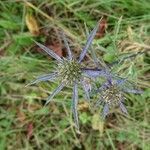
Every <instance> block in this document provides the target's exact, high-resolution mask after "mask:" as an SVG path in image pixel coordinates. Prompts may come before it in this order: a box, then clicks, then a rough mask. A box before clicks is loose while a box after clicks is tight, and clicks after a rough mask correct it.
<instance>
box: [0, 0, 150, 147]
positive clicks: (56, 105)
mask: <svg viewBox="0 0 150 150" xmlns="http://www.w3.org/2000/svg"><path fill="white" fill-rule="evenodd" d="M102 16H103V19H102V22H101V23H100V27H99V28H100V29H101V30H100V32H98V33H97V35H96V38H95V40H94V41H93V45H92V47H93V49H94V50H95V51H96V53H97V57H98V58H99V59H100V58H103V59H104V61H105V62H106V63H107V64H109V63H112V62H114V61H116V60H118V59H119V60H121V59H122V58H124V57H126V56H127V57H128V56H130V55H132V54H137V53H139V55H137V56H136V57H134V58H129V59H127V60H126V61H124V62H123V63H121V64H117V65H115V67H114V70H115V72H116V73H118V74H119V75H120V76H122V77H127V76H128V77H129V79H130V80H131V81H133V82H134V83H135V84H136V85H137V87H139V88H141V89H143V91H144V92H143V94H141V95H133V94H132V95H131V94H130V95H129V94H128V95H126V98H127V100H126V102H125V104H126V106H127V109H128V112H129V115H128V116H124V115H123V114H122V113H121V112H120V110H119V109H114V110H111V112H110V115H109V116H108V117H107V119H106V120H105V121H103V120H102V119H101V117H100V112H101V109H102V108H101V107H100V108H99V109H98V110H96V111H95V110H92V109H90V108H89V106H88V104H87V103H86V102H85V101H84V97H83V96H82V91H80V93H79V94H80V95H79V98H80V102H79V105H78V109H79V118H80V126H81V127H80V130H81V134H78V133H76V132H75V129H74V124H73V121H72V117H71V113H70V112H71V111H70V105H71V93H70V89H69V88H67V89H66V90H64V91H62V92H61V93H60V94H59V95H57V96H56V97H55V98H54V101H53V102H52V103H50V104H49V105H47V106H45V107H43V105H44V103H45V99H46V97H47V96H48V95H49V94H50V93H51V91H52V90H53V89H54V88H55V87H56V86H57V83H53V84H52V83H51V82H47V83H39V84H37V85H34V86H29V87H25V85H26V84H27V83H29V82H30V81H32V80H33V79H34V78H35V77H36V76H38V75H41V74H45V73H48V72H50V71H51V70H52V69H53V64H54V63H53V62H54V61H53V60H52V59H51V58H49V57H47V55H45V53H43V51H42V50H41V49H40V48H39V47H37V46H36V45H35V43H34V42H33V41H32V39H34V40H36V41H39V42H40V43H43V44H44V45H46V46H47V47H50V48H52V49H53V50H54V51H55V52H56V53H57V54H58V55H60V56H64V57H65V55H66V52H65V48H64V45H63V42H62V40H61V37H60V34H59V31H60V30H62V31H64V32H65V34H66V36H67V38H68V39H69V43H70V46H71V48H72V50H73V53H74V55H75V56H78V54H79V53H80V52H81V49H82V47H83V45H84V44H85V41H86V37H87V34H88V32H89V31H91V29H93V27H94V26H95V24H96V22H97V21H98V20H99V19H100V18H101V17H102ZM0 43H1V44H0V150H5V149H8V150H14V149H15V150H23V149H26V150H32V149H36V150H37V149H43V150H48V149H56V150H59V149H60V150H62V149H64V150H69V149H73V150H77V149H83V150H84V149H85V150H93V149H95V150H96V149H97V150H105V149H108V150H110V149H113V150H115V149H118V150H131V149H132V150H140V149H142V150H149V149H150V126H149V124H150V111H149V110H150V109H149V108H150V107H149V102H150V101H149V99H148V98H149V97H150V89H149V85H150V83H149V82H148V81H149V79H150V74H149V72H148V70H149V69H150V66H149V63H150V59H149V50H150V45H149V43H150V1H149V0H0ZM142 52H143V53H142ZM89 61H91V55H90V50H89V54H88V55H87V56H86V59H85V60H84V63H85V64H87V65H90V64H89ZM92 100H93V101H94V98H93V99H92Z"/></svg>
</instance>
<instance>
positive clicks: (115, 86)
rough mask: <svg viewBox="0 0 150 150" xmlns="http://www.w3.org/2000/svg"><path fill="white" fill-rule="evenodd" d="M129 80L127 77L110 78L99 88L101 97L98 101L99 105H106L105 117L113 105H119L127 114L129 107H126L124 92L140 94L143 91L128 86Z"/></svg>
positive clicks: (104, 109)
mask: <svg viewBox="0 0 150 150" xmlns="http://www.w3.org/2000/svg"><path fill="white" fill-rule="evenodd" d="M127 82H128V81H127V80H126V79H119V80H115V79H108V80H107V82H105V83H104V84H103V85H102V86H101V87H100V88H99V89H98V92H99V93H100V99H99V100H98V101H97V104H96V105H97V106H98V105H100V104H103V105H104V108H103V113H102V115H103V118H105V117H106V116H107V115H108V113H109V109H110V108H112V107H116V106H119V107H120V109H121V111H122V112H123V113H125V114H127V109H126V108H125V106H124V104H123V102H124V99H125V98H124V93H136V94H140V93H142V91H139V90H134V89H129V87H127V84H126V83H127Z"/></svg>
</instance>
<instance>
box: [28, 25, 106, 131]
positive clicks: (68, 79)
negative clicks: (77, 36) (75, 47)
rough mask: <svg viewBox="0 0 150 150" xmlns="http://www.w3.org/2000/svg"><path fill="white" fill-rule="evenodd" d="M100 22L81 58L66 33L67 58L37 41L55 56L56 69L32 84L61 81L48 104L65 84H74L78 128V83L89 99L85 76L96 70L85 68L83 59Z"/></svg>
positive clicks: (73, 97) (73, 110) (77, 126)
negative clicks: (74, 52) (73, 49)
mask: <svg viewBox="0 0 150 150" xmlns="http://www.w3.org/2000/svg"><path fill="white" fill-rule="evenodd" d="M98 25H99V23H98V24H97V25H96V27H95V28H94V29H93V30H92V32H91V33H90V35H89V37H88V39H87V42H86V44H85V46H84V48H83V50H82V52H81V54H80V56H79V59H78V60H76V59H74V58H73V55H72V52H71V50H70V47H69V45H68V42H67V40H66V37H65V35H64V34H63V40H64V43H65V46H66V49H67V52H68V57H67V58H61V57H59V56H58V55H57V54H56V53H54V51H53V50H51V49H49V48H47V47H45V46H44V45H42V44H40V43H38V42H35V43H36V44H37V45H38V46H39V47H40V48H41V49H42V50H44V51H45V52H46V53H47V54H48V55H49V56H51V57H53V58H55V60H56V61H57V66H56V69H55V70H54V71H53V72H52V73H50V74H46V75H43V76H40V77H38V78H37V79H36V80H34V81H33V82H32V83H31V84H35V83H38V82H41V81H48V80H49V81H54V80H56V79H57V80H58V81H59V83H60V84H59V86H58V87H57V88H56V89H55V90H54V91H53V92H52V94H51V95H50V96H49V97H48V99H47V102H46V104H48V103H49V102H50V101H51V100H52V99H53V97H54V96H55V95H56V94H57V93H59V92H60V91H61V90H62V89H63V88H64V86H66V85H72V86H73V96H72V112H73V116H74V121H75V125H76V128H77V129H78V130H79V123H78V112H77V104H78V85H79V84H81V85H82V87H83V90H84V92H85V95H86V97H87V98H88V99H89V90H90V89H91V87H90V85H89V84H87V83H86V81H85V80H84V79H85V77H87V76H89V77H93V76H94V74H95V70H92V69H91V70H90V69H88V70H87V69H84V68H83V66H82V64H81V61H82V60H83V58H84V57H85V55H86V52H87V50H88V48H89V46H90V45H91V43H92V41H93V39H94V37H95V34H96V32H97V29H98ZM102 73H103V72H102V70H98V71H96V74H99V75H100V74H102Z"/></svg>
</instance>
